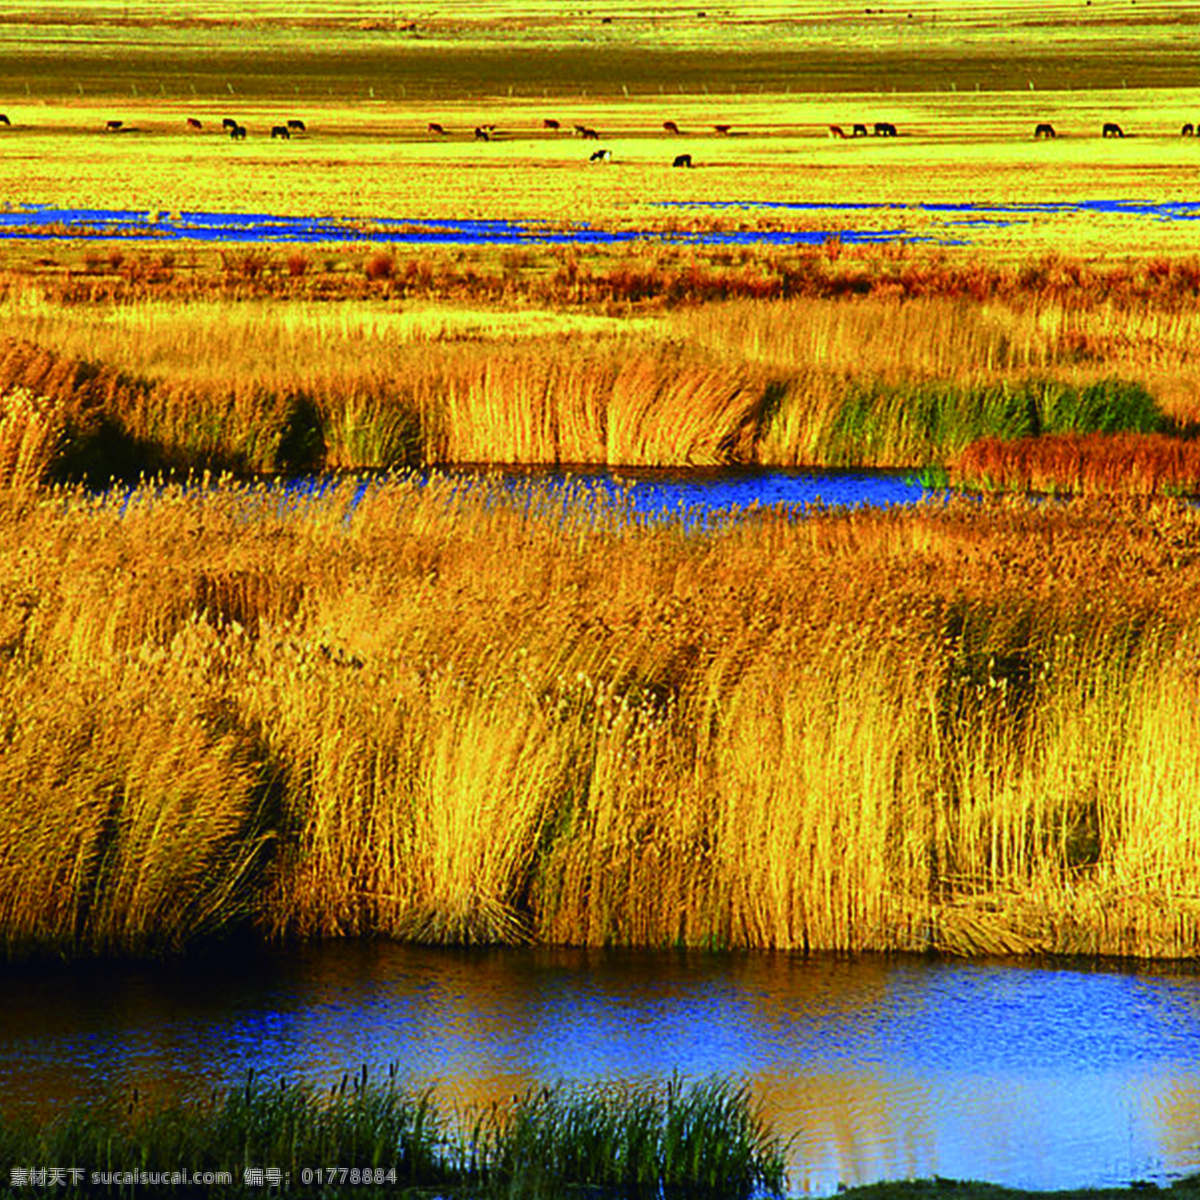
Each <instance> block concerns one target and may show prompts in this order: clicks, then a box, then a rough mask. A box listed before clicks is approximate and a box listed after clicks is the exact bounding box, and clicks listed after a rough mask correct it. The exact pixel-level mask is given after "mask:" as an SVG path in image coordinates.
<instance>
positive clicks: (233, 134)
mask: <svg viewBox="0 0 1200 1200" xmlns="http://www.w3.org/2000/svg"><path fill="white" fill-rule="evenodd" d="M11 125H12V122H11V121H10V120H9V118H8V115H7V114H6V113H0V126H10V127H11ZM185 128H186V129H187V130H188V131H189V132H191V133H201V132H203V130H204V124H203V122H201V121H200V120H199V119H198V118H197V117H188V118H186V121H185ZM425 128H426V131H427V132H428V133H429V134H431V135H433V137H435V138H438V139H441V138H449V137H450V136H451V130H450V129H448V128H447V127H446V126H445V125H443V124H441V123H440V122H437V121H430V122H429V123H428V124H427V125H426V127H425ZM541 128H542V130H543V131H545V132H547V133H550V134H559V133H561V132H562V131H563V129H564V126H563V125H562V123H561V122H560V121H558V120H556V119H555V118H553V117H545V118H543V120H542V123H541ZM573 128H574V131H575V133H576V134H577V135H578V136H579V137H581V138H582V139H583V140H584V141H599V140H600V133H599V131H598V130H596V129H595V128H593V127H592V126H590V125H581V124H576V125H574V127H573ZM221 129H222V132H223V133H227V134H228V135H229V137H230V138H231V139H232V140H233V141H235V142H240V141H245V139H246V136H247V131H246V126H245V125H243V124H241V123H240V122H239V121H236V120H234V118H233V117H225V118H224V119H223V120H222V121H221ZM662 129H663V132H664V133H669V134H671V135H672V136H673V137H682V136H683V131H682V130H681V129H680V127H679V124H678V122H676V121H663V122H662ZM711 129H712V130H713V133H714V134H715V135H716V136H718V137H729V136H731V135H732V133H733V126H732V125H727V124H722V125H712V126H711ZM849 129H850V132H849V133H848V134H847V132H846V127H843V126H841V125H830V126H828V130H829V137H830V138H832V139H834V140H837V141H847V140H854V139H857V138H866V137H872V136H873V137H875V138H894V137H898V136H899V133H898V131H897V129H896V126H895V125H893V124H892V123H891V122H890V121H876V122H874V124H873V125H872V126H871V127H870V128H868V126H867V125H866V124H865V123H862V122H856V123H854V124H852V125H850V126H849ZM104 131H105V132H106V133H122V132H133V131H134V127H132V126H129V125H126V124H125V122H124V121H123V120H118V119H115V118H114V119H112V120H106V121H105V122H104ZM307 132H308V130H307V126H306V125H305V123H304V122H303V121H302V120H300V119H299V118H297V117H292V118H291V119H289V120H288V121H287V122H286V124H283V125H272V126H271V127H270V133H271V139H272V140H273V141H274V140H283V141H288V140H290V139H291V138H292V136H293V135H295V134H307ZM1179 133H1180V136H1181V137H1200V122H1197V123H1195V124H1193V123H1192V122H1191V121H1189V122H1188V123H1187V124H1185V125H1184V126H1183V128H1182V129H1181V130H1180V131H1179ZM1033 136H1034V139H1035V140H1036V141H1041V140H1043V139H1046V140H1053V139H1055V138H1057V137H1058V136H1059V135H1058V132H1057V131H1056V130H1055V128H1054V126H1053V125H1051V124H1050V123H1049V122H1048V121H1041V122H1039V123H1038V124H1037V125H1036V126H1035V127H1034V131H1033ZM1100 136H1101V137H1102V138H1105V139H1108V138H1124V137H1125V136H1126V134H1125V131H1124V129H1122V128H1121V126H1120V125H1118V124H1117V123H1116V122H1115V121H1105V122H1104V123H1103V124H1102V125H1101V129H1100ZM472 137H473V140H474V141H477V142H489V141H492V140H493V139H494V138H496V137H497V134H496V126H495V125H490V124H489V125H476V126H475V127H474V132H473V135H472ZM611 161H612V151H611V150H609V149H597V150H595V151H594V152H593V153H591V154H590V155H589V157H588V162H589V163H605V162H611ZM671 165H672V166H673V167H691V166H693V165H694V164H693V160H692V155H691V154H677V155H676V156H675V157H674V159H673V160H672V163H671Z"/></svg>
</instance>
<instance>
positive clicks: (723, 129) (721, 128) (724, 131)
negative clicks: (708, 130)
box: [713, 125, 733, 137]
mask: <svg viewBox="0 0 1200 1200" xmlns="http://www.w3.org/2000/svg"><path fill="white" fill-rule="evenodd" d="M713 128H714V129H715V130H716V131H717V132H718V133H719V134H720V135H721V136H722V137H728V136H729V131H730V130H731V129H732V128H733V126H732V125H714V126H713Z"/></svg>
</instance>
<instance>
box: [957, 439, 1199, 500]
mask: <svg viewBox="0 0 1200 1200" xmlns="http://www.w3.org/2000/svg"><path fill="white" fill-rule="evenodd" d="M949 477H950V479H951V481H952V482H953V483H954V484H955V486H958V487H966V488H975V489H986V490H996V489H1003V490H1005V491H1021V492H1042V493H1047V494H1050V495H1059V494H1064V493H1065V494H1070V495H1130V496H1162V495H1173V496H1183V495H1187V496H1195V495H1200V443H1197V442H1195V441H1183V440H1181V439H1179V438H1170V437H1164V436H1162V435H1142V436H1138V435H1134V434H1124V435H1111V436H1107V437H1104V436H1099V435H1094V434H1093V435H1082V434H1061V435H1058V436H1049V437H1040V438H1019V439H1016V440H1014V441H1010V442H1004V441H999V440H997V439H995V438H985V439H983V440H981V441H978V442H973V443H972V444H971V445H969V446H967V448H966V449H965V450H964V451H963V452H962V454H960V455H959V456H958V458H957V459H956V460H954V462H953V463H952V464H951V469H950V472H949Z"/></svg>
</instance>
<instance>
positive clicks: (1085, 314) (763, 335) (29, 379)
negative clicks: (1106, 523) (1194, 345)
mask: <svg viewBox="0 0 1200 1200" xmlns="http://www.w3.org/2000/svg"><path fill="white" fill-rule="evenodd" d="M281 261H282V260H281ZM521 262H522V264H523V265H521V266H520V267H519V271H520V272H521V276H520V279H519V282H518V283H517V284H514V285H513V286H515V287H516V288H517V291H516V292H515V293H512V294H510V293H509V291H508V289H509V286H510V283H511V282H512V276H511V270H512V269H513V268H512V264H511V263H510V264H509V265H504V263H503V262H501V261H497V260H496V259H495V258H494V257H490V256H486V255H485V256H482V257H478V258H476V259H473V260H469V261H467V262H464V263H458V262H449V261H442V262H438V261H436V260H431V259H427V258H425V257H423V256H419V257H417V258H415V259H407V260H405V261H404V262H401V263H398V264H397V266H396V272H395V275H394V277H392V278H390V279H388V280H386V281H384V285H383V286H384V287H385V288H389V289H390V288H393V287H395V288H400V289H401V290H404V289H407V288H409V287H410V286H411V287H413V288H415V289H416V290H418V291H419V292H422V293H424V294H425V295H426V297H427V298H426V299H424V300H421V301H418V302H417V303H416V304H414V305H412V306H407V305H406V306H403V307H401V306H400V305H398V304H396V303H395V301H394V300H391V301H389V299H388V298H387V296H386V295H379V296H374V295H372V294H371V287H373V286H374V285H367V281H366V280H365V276H362V275H358V276H351V277H350V278H349V279H343V280H342V281H341V282H332V280H334V279H336V276H331V277H330V278H331V282H330V286H331V287H333V288H334V289H335V291H334V292H333V293H332V294H331V297H330V298H331V299H332V298H336V300H337V303H335V304H330V303H329V302H328V300H327V301H325V302H324V303H322V304H317V303H315V301H314V299H313V297H312V295H311V294H310V293H309V292H308V291H307V290H306V289H307V288H308V287H309V284H310V283H311V282H312V280H310V279H309V277H308V276H304V277H302V278H301V279H300V285H301V290H300V291H299V292H295V293H294V292H293V291H292V286H293V283H294V277H292V276H290V275H288V274H286V273H282V272H281V271H278V272H276V273H275V274H274V275H272V276H270V277H269V278H273V279H275V280H276V282H277V283H278V284H279V288H280V290H274V291H273V290H272V289H274V288H275V284H270V285H269V286H268V287H267V290H266V291H261V292H257V293H255V292H252V293H251V294H247V295H243V294H241V291H240V289H241V287H242V280H241V276H240V275H238V276H237V277H236V278H235V281H234V283H233V284H232V285H230V284H229V281H228V278H227V275H226V273H225V272H224V271H223V270H218V271H217V272H215V273H214V272H213V271H212V270H211V269H207V268H206V269H200V268H197V273H196V274H195V275H193V276H192V277H191V278H190V279H189V280H186V281H184V282H183V283H181V284H180V285H179V286H178V287H176V286H175V285H174V284H172V283H170V282H168V283H167V284H166V285H165V290H162V291H161V292H155V291H154V290H153V289H152V290H151V291H149V292H147V291H146V290H145V289H143V288H142V286H141V285H140V284H138V285H136V286H135V287H134V290H133V291H132V292H131V293H128V294H125V293H114V294H113V295H111V296H109V297H108V298H107V299H92V300H91V301H89V302H88V303H86V304H84V305H83V306H80V305H79V304H77V303H76V302H75V299H73V298H72V296H71V294H70V290H69V288H70V286H71V285H67V287H68V290H67V291H66V292H63V291H62V286H64V285H61V283H56V282H55V281H54V280H53V279H47V278H45V277H42V278H40V279H31V278H28V277H16V276H10V277H9V280H8V284H9V288H8V293H7V297H6V298H5V300H4V301H3V307H4V312H5V315H6V331H7V332H8V335H9V340H7V341H6V342H5V343H4V344H3V346H2V347H0V382H3V383H4V384H5V385H6V386H8V387H10V388H17V389H21V388H24V389H27V390H28V391H29V392H30V393H31V394H32V395H33V396H35V397H43V398H44V403H45V404H50V405H52V406H56V407H55V411H56V412H58V413H60V414H61V418H60V419H61V422H62V423H63V426H64V433H65V435H66V436H65V437H64V438H61V439H59V440H58V442H57V443H54V442H53V440H52V442H51V443H48V444H47V445H48V447H51V448H53V447H55V446H56V447H57V452H58V453H57V457H55V458H54V460H53V461H50V462H48V464H47V466H48V469H51V470H53V471H54V472H56V473H57V474H58V475H59V477H64V476H65V477H72V476H78V477H87V478H89V479H92V480H93V481H97V480H100V481H103V480H106V479H107V478H108V477H109V476H111V475H117V476H120V477H125V478H130V477H136V476H137V474H138V473H139V472H142V471H154V470H165V469H176V470H188V469H194V470H203V469H211V470H233V471H238V472H241V473H261V472H270V471H280V470H282V471H290V472H293V473H294V472H297V471H306V470H314V469H321V468H328V469H355V468H385V469H386V468H389V467H398V466H404V465H413V464H419V463H455V462H458V463H462V462H470V463H479V462H501V463H538V464H556V463H580V464H582V463H597V464H609V465H625V466H660V465H696V466H700V465H721V464H730V463H755V462H757V463H763V464H768V465H776V466H853V467H869V466H882V467H911V468H919V467H928V466H945V465H947V464H948V463H949V461H950V460H951V459H953V458H955V457H956V456H957V455H958V454H959V453H960V452H962V451H963V450H964V449H965V448H966V447H967V446H968V445H969V444H970V443H972V442H974V441H977V440H979V439H981V438H988V437H992V438H1004V439H1012V438H1019V437H1023V436H1029V435H1039V434H1053V433H1060V432H1078V433H1092V432H1104V433H1115V432H1122V431H1126V432H1151V431H1156V430H1160V429H1172V430H1174V431H1176V432H1181V433H1185V434H1186V433H1189V432H1190V431H1191V429H1192V428H1193V427H1194V425H1195V423H1196V422H1197V420H1198V419H1200V412H1198V410H1197V407H1196V403H1195V396H1196V395H1197V394H1200V393H1198V392H1197V389H1196V386H1195V385H1196V384H1197V382H1198V381H1197V380H1196V378H1195V365H1194V363H1193V361H1192V355H1191V351H1190V339H1191V338H1192V337H1193V336H1194V334H1195V332H1196V331H1195V329H1194V328H1193V326H1194V321H1193V320H1192V318H1191V316H1189V313H1190V307H1189V305H1188V304H1187V297H1188V296H1190V295H1191V294H1192V293H1193V292H1194V290H1195V287H1196V278H1197V276H1196V271H1195V264H1193V263H1190V262H1189V261H1182V260H1181V261H1177V262H1169V263H1168V262H1160V261H1157V260H1152V261H1150V262H1148V263H1146V264H1143V265H1141V266H1139V267H1137V268H1129V269H1125V268H1113V269H1111V270H1097V269H1095V268H1092V267H1089V266H1087V265H1085V264H1082V263H1078V262H1072V261H1068V260H1064V259H1047V260H1031V261H1029V262H1026V263H1025V264H1023V265H1021V266H1019V267H1017V268H1013V269H999V268H996V267H994V266H986V265H984V264H982V263H980V262H974V263H966V264H965V265H954V264H948V263H946V262H945V261H944V260H942V259H940V258H938V257H936V256H934V257H932V258H930V257H927V256H913V255H909V254H882V253H877V252H875V251H870V252H864V253H863V254H856V255H853V256H837V257H836V258H832V259H831V258H829V257H827V256H825V255H822V254H819V253H818V254H813V253H806V254H805V255H801V256H800V257H798V258H793V257H788V256H783V257H780V258H771V259H765V260H762V261H761V262H759V263H758V264H757V266H755V267H754V268H753V270H754V271H756V272H757V275H755V276H754V278H753V279H751V278H750V277H749V276H748V275H747V274H746V272H747V271H748V270H750V269H751V268H750V267H749V266H748V263H747V260H746V258H745V256H744V255H742V254H719V255H717V256H715V257H714V256H712V255H711V254H699V255H696V256H693V255H690V254H678V253H676V252H670V253H667V252H649V251H648V252H646V253H645V254H644V255H643V256H642V257H641V258H636V257H635V258H634V259H632V260H630V259H627V258H626V259H615V260H613V259H609V260H597V261H596V262H594V263H592V264H591V265H590V266H586V265H581V264H580V263H579V262H578V261H577V260H575V259H574V258H571V257H563V256H561V255H559V256H551V257H550V258H548V259H546V260H545V261H538V262H535V261H533V260H528V261H527V260H525V259H522V260H521ZM276 265H277V266H278V265H279V264H276ZM601 266H603V267H604V270H600V269H598V268H600V267H601ZM122 269H124V267H122ZM262 278H268V277H267V276H263V277H262ZM356 280H357V282H356ZM489 281H490V282H489ZM847 281H848V282H849V283H850V284H852V286H851V287H849V289H848V294H847V295H845V296H841V295H840V293H841V291H842V290H843V289H842V286H841V285H842V283H843V282H847ZM493 284H494V285H495V287H496V289H497V290H496V291H495V292H494V293H493V292H492V287H493ZM860 285H861V286H860ZM230 286H232V288H233V291H232V292H229V291H228V290H227V289H228V288H229V287H230ZM322 286H324V285H322ZM363 286H366V291H365V292H364V291H363V290H362V288H363ZM154 287H157V285H154ZM253 287H254V288H258V287H259V284H258V283H254V284H253ZM739 289H742V292H741V293H739ZM788 289H795V290H796V291H797V292H798V294H797V295H795V296H793V297H792V298H790V299H784V298H772V296H773V295H777V294H781V293H785V292H786V291H787V290H788ZM441 291H444V292H446V293H447V295H446V298H444V299H442V300H440V301H435V300H433V299H432V298H429V294H430V293H433V294H437V293H438V292H441ZM755 291H764V297H763V298H757V299H750V298H742V299H722V298H721V297H722V296H724V295H726V294H728V293H730V292H732V294H733V295H738V294H744V293H749V294H753V293H754V292H755ZM473 292H482V293H483V294H484V295H493V294H494V297H495V298H494V299H493V301H492V302H491V305H490V307H487V308H481V307H480V297H479V296H474V297H473ZM617 297H623V299H622V300H621V303H620V307H619V308H617V307H616V304H617V301H616V298H617ZM530 302H532V304H531V303H530ZM39 403H43V401H39ZM11 428H13V429H15V425H12V426H11ZM14 444H15V443H14ZM14 453H15V451H14ZM1062 486H1064V487H1065V486H1066V485H1065V484H1063V485H1062Z"/></svg>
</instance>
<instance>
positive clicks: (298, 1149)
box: [0, 1066, 787, 1200]
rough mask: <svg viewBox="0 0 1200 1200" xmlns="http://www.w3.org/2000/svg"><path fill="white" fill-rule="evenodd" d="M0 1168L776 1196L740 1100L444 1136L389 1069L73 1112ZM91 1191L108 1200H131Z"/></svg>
mask: <svg viewBox="0 0 1200 1200" xmlns="http://www.w3.org/2000/svg"><path fill="white" fill-rule="evenodd" d="M462 1131H465V1132H462ZM0 1157H3V1158H4V1160H5V1161H6V1162H9V1163H17V1164H25V1163H45V1162H50V1163H72V1164H75V1165H76V1166H77V1167H79V1168H81V1169H83V1170H84V1171H86V1172H87V1175H86V1181H87V1182H90V1181H91V1177H92V1173H93V1172H124V1171H146V1172H155V1173H159V1174H160V1175H165V1176H169V1175H170V1173H171V1172H175V1171H179V1170H180V1164H186V1165H187V1170H188V1171H189V1172H191V1174H192V1175H196V1174H198V1173H201V1172H222V1173H224V1174H225V1175H228V1176H230V1177H231V1180H230V1182H228V1183H225V1184H216V1185H212V1184H210V1185H209V1186H208V1187H207V1189H206V1194H208V1195H243V1194H244V1191H243V1188H244V1186H245V1181H246V1174H245V1173H246V1171H247V1169H248V1168H254V1167H258V1168H261V1167H262V1166H263V1165H264V1164H269V1165H271V1166H272V1167H274V1168H276V1169H278V1170H279V1171H281V1172H282V1174H283V1175H284V1176H288V1175H290V1178H291V1186H290V1187H289V1188H288V1189H287V1191H289V1192H290V1193H291V1194H300V1195H305V1196H337V1195H341V1194H345V1190H346V1189H341V1190H339V1187H338V1186H336V1184H337V1183H338V1182H342V1183H350V1182H351V1181H349V1180H346V1181H340V1180H339V1181H335V1183H334V1184H331V1183H330V1181H329V1177H328V1175H325V1177H324V1178H323V1179H322V1181H321V1183H320V1184H319V1185H318V1184H317V1183H316V1182H314V1181H313V1180H314V1177H315V1176H316V1175H317V1171H316V1168H318V1167H321V1168H324V1167H325V1166H326V1165H327V1164H341V1165H347V1166H349V1167H351V1169H352V1170H355V1171H357V1172H358V1173H359V1174H360V1177H361V1176H362V1175H363V1174H365V1172H367V1171H370V1172H371V1175H372V1180H371V1182H372V1183H375V1182H376V1181H377V1180H378V1178H379V1174H380V1173H382V1176H383V1177H384V1179H383V1182H384V1183H386V1185H387V1188H386V1190H387V1191H388V1193H389V1194H393V1193H394V1190H395V1189H396V1188H402V1189H406V1190H407V1189H422V1190H426V1189H427V1190H428V1191H426V1194H436V1195H438V1196H443V1197H461V1198H462V1200H491V1198H492V1197H497V1198H499V1197H502V1196H503V1197H507V1198H508V1200H517V1198H518V1197H528V1198H529V1200H534V1198H538V1197H552V1196H559V1195H562V1189H564V1188H567V1187H580V1188H588V1189H592V1194H593V1195H597V1196H601V1197H603V1196H611V1197H613V1198H614V1200H615V1198H616V1197H624V1196H639V1197H651V1196H654V1197H658V1196H669V1195H678V1196H696V1197H701V1196H708V1197H721V1200H740V1198H748V1197H750V1196H751V1195H755V1196H761V1197H764V1198H766V1197H770V1196H781V1195H783V1194H784V1189H785V1187H786V1183H787V1180H786V1174H785V1172H784V1167H783V1147H782V1142H781V1141H780V1139H779V1138H778V1137H777V1136H775V1135H774V1134H773V1133H771V1132H770V1131H769V1130H768V1129H767V1128H766V1126H765V1125H764V1123H763V1121H762V1119H761V1116H760V1115H759V1113H758V1111H757V1109H756V1108H755V1107H754V1105H753V1104H752V1103H751V1100H750V1097H749V1092H748V1089H747V1088H746V1087H745V1086H744V1085H742V1086H735V1085H733V1084H731V1083H728V1082H726V1081H723V1080H719V1079H711V1080H708V1081H706V1082H701V1083H697V1084H693V1085H691V1086H690V1087H688V1088H686V1089H685V1088H684V1087H683V1086H682V1084H681V1083H680V1081H679V1080H678V1079H677V1078H676V1079H673V1080H671V1081H670V1082H669V1083H668V1084H667V1085H666V1086H665V1087H654V1086H650V1087H645V1088H640V1089H635V1090H633V1091H631V1092H628V1093H625V1094H615V1093H614V1094H605V1093H601V1092H599V1091H596V1090H594V1089H589V1088H585V1087H567V1086H559V1087H553V1088H538V1089H533V1090H531V1091H529V1092H528V1093H526V1094H525V1095H524V1096H522V1097H518V1098H517V1099H516V1101H515V1103H514V1104H513V1105H511V1106H510V1107H508V1108H494V1109H493V1110H491V1112H490V1113H488V1114H486V1115H482V1116H481V1115H478V1114H477V1115H475V1116H474V1117H471V1116H469V1115H468V1116H467V1118H466V1119H465V1120H463V1121H460V1122H458V1123H457V1124H455V1125H452V1122H451V1120H450V1118H449V1117H448V1116H447V1115H446V1114H445V1113H444V1112H443V1111H442V1110H440V1109H439V1108H438V1106H437V1104H436V1102H435V1101H434V1099H433V1097H432V1095H431V1093H430V1091H428V1090H424V1091H420V1092H413V1091H410V1090H407V1089H405V1088H404V1087H403V1086H401V1085H400V1084H399V1083H398V1082H397V1079H396V1071H395V1068H394V1067H393V1068H392V1069H391V1070H390V1071H389V1074H388V1076H387V1078H386V1079H382V1080H380V1081H376V1080H373V1079H370V1078H369V1077H368V1070H367V1067H366V1066H364V1067H363V1069H362V1072H361V1074H356V1075H355V1076H354V1078H353V1080H351V1079H350V1078H349V1077H348V1076H344V1077H343V1079H342V1081H341V1084H340V1085H338V1086H335V1087H334V1088H333V1089H332V1091H331V1092H330V1093H328V1094H326V1093H324V1092H322V1091H321V1090H320V1089H318V1088H316V1087H314V1086H313V1085H312V1084H310V1083H290V1084H289V1083H287V1082H286V1081H284V1080H282V1079H281V1080H280V1081H279V1082H278V1084H273V1083H270V1082H266V1081H262V1080H256V1079H255V1077H254V1073H253V1072H250V1074H249V1076H248V1078H247V1080H246V1083H245V1084H244V1086H239V1087H236V1088H234V1089H232V1090H231V1091H229V1092H228V1093H227V1094H225V1095H223V1096H218V1095H216V1094H214V1095H212V1096H210V1097H209V1098H208V1099H206V1100H199V1101H184V1100H179V1099H174V1100H170V1101H168V1102H166V1103H163V1104H158V1105H155V1104H154V1103H152V1102H148V1101H146V1100H145V1098H141V1099H139V1097H138V1095H137V1093H136V1092H135V1093H134V1096H133V1099H132V1102H130V1101H124V1102H122V1101H118V1100H116V1099H110V1100H108V1101H106V1102H104V1103H102V1104H100V1105H98V1106H93V1107H90V1108H88V1107H84V1106H82V1105H78V1104H77V1105H75V1106H73V1107H71V1108H69V1109H67V1110H66V1111H65V1112H63V1113H62V1114H61V1115H59V1116H58V1117H56V1118H54V1119H52V1120H51V1121H49V1122H47V1123H44V1124H41V1125H36V1124H34V1123H33V1122H29V1121H20V1120H16V1119H12V1118H5V1117H0ZM306 1177H307V1178H308V1180H309V1181H310V1182H308V1183H307V1184H306V1183H305V1179H306ZM154 1183H155V1191H156V1193H157V1194H162V1195H168V1196H171V1195H191V1194H195V1192H196V1189H195V1188H193V1187H190V1186H188V1185H185V1184H183V1183H174V1184H172V1183H171V1182H170V1181H169V1179H167V1180H155V1181H154ZM100 1186H101V1187H103V1188H105V1189H106V1190H107V1192H108V1193H109V1194H131V1189H132V1185H124V1186H121V1185H117V1184H107V1185H106V1184H104V1183H103V1181H101V1184H100ZM147 1186H149V1184H147ZM359 1186H360V1187H361V1186H363V1184H362V1183H360V1184H359ZM433 1189H436V1192H434V1191H433ZM349 1190H351V1192H353V1188H352V1187H351V1188H350V1189H349ZM0 1194H2V1193H0ZM354 1194H357V1193H354Z"/></svg>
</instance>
